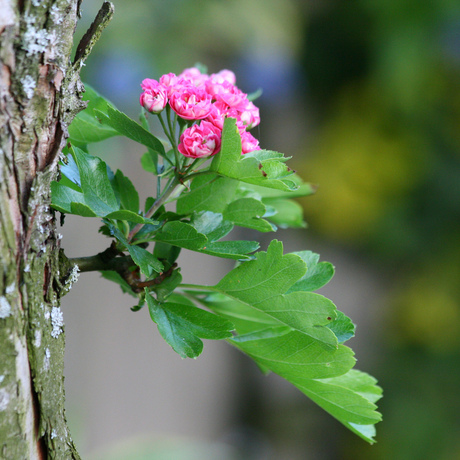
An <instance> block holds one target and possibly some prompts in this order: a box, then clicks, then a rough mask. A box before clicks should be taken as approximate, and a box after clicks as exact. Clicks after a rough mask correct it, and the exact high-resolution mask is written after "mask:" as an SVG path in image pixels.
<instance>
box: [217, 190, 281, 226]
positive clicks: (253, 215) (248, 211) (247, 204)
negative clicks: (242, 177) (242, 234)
mask: <svg viewBox="0 0 460 460" xmlns="http://www.w3.org/2000/svg"><path fill="white" fill-rule="evenodd" d="M265 212H266V209H265V206H264V205H263V203H262V202H261V201H258V200H256V199H254V198H240V199H238V200H236V201H233V202H231V203H230V204H229V205H228V206H227V208H226V209H225V210H224V212H223V218H224V219H225V220H228V221H230V222H233V223H234V224H235V225H238V226H240V227H246V228H251V229H253V230H257V231H259V232H272V231H274V230H276V228H275V227H274V226H273V225H272V224H270V223H269V222H268V221H266V220H265V219H262V216H263V215H264V214H265Z"/></svg>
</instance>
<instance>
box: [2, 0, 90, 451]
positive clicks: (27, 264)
mask: <svg viewBox="0 0 460 460" xmlns="http://www.w3.org/2000/svg"><path fill="white" fill-rule="evenodd" d="M79 3H80V2H79V1H78V0H17V1H15V0H0V261H1V264H0V458H1V459H11V460H18V459H27V460H31V459H46V458H58V459H68V458H69V459H77V458H79V455H78V454H77V452H76V450H75V447H74V444H73V442H72V439H71V437H70V434H69V431H68V429H67V425H66V419H65V411H64V377H63V370H64V362H63V358H64V333H63V321H62V312H61V310H60V307H59V299H60V296H61V295H62V294H63V293H64V292H65V291H66V290H68V288H69V285H70V284H71V282H72V281H73V279H74V278H75V276H74V275H75V273H62V268H61V273H60V266H59V238H60V237H59V235H58V234H57V232H56V225H55V217H54V213H53V212H52V211H51V210H50V207H49V203H50V191H49V190H50V182H51V181H52V180H54V179H56V176H57V174H58V165H57V161H58V159H59V155H60V152H61V149H62V147H63V146H64V145H65V139H66V133H67V126H68V124H69V123H70V121H71V120H72V118H73V117H74V116H75V114H76V113H77V112H78V111H79V110H81V109H82V107H83V106H84V105H83V103H82V102H81V101H80V98H79V93H80V92H82V87H81V82H80V80H79V76H78V71H79V69H80V67H81V66H80V62H78V63H77V65H71V64H70V53H71V48H72V40H73V33H74V30H75V26H76V22H77V18H78V15H79V6H80V5H79ZM87 54H88V53H86V55H87ZM86 55H85V57H86ZM77 67H78V68H77Z"/></svg>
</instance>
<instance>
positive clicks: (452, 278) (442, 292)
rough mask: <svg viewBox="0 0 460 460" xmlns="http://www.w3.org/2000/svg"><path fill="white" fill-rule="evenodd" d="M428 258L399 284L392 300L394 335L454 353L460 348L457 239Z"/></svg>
mask: <svg viewBox="0 0 460 460" xmlns="http://www.w3.org/2000/svg"><path fill="white" fill-rule="evenodd" d="M446 248H449V250H445V251H444V252H443V253H441V254H439V255H438V254H437V255H436V256H435V257H427V258H426V259H425V263H424V265H422V266H420V267H418V268H415V269H414V270H412V272H410V273H409V274H408V276H403V277H402V279H401V280H400V288H398V292H397V293H396V294H394V296H393V298H392V299H390V307H391V310H390V314H391V316H392V319H391V323H392V328H391V331H392V332H391V335H392V336H394V337H395V339H396V340H397V341H399V342H402V343H405V344H410V345H419V346H423V347H424V348H426V349H430V350H433V351H451V350H455V349H457V347H458V346H459V345H460V335H459V333H458V331H459V330H460V285H459V280H460V265H459V260H460V247H459V244H458V239H456V238H455V237H454V238H451V239H450V240H449V241H446Z"/></svg>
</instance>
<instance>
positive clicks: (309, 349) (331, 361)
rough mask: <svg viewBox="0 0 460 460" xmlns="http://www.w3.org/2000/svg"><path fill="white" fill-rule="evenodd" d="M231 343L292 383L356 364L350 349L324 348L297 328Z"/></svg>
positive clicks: (321, 376)
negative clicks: (278, 334)
mask: <svg viewBox="0 0 460 460" xmlns="http://www.w3.org/2000/svg"><path fill="white" fill-rule="evenodd" d="M230 342H231V343H232V344H233V345H235V346H236V347H237V348H239V349H240V350H242V351H244V353H246V354H247V355H249V356H250V357H251V358H252V359H253V360H254V361H256V362H257V363H258V364H261V365H262V366H264V367H266V368H268V369H270V370H271V371H273V372H275V373H276V374H278V375H280V376H281V377H284V378H285V379H287V380H289V381H290V382H291V383H293V384H295V382H297V381H299V380H300V379H306V378H308V379H318V378H327V377H334V376H339V375H342V374H344V373H345V372H347V371H348V370H350V369H351V368H352V367H353V365H354V363H355V359H354V358H353V352H352V351H351V350H350V348H348V347H345V346H344V345H339V347H338V349H329V350H326V349H325V348H324V347H322V346H321V344H320V343H318V342H317V341H316V340H314V339H312V338H310V337H308V336H306V335H304V334H301V333H300V332H297V331H292V332H290V333H288V334H284V335H282V336H279V337H273V338H267V339H262V340H249V341H245V342H240V341H234V340H230Z"/></svg>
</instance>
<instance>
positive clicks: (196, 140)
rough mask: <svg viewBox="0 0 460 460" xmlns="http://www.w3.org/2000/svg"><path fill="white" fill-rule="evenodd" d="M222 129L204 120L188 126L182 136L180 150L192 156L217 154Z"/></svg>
mask: <svg viewBox="0 0 460 460" xmlns="http://www.w3.org/2000/svg"><path fill="white" fill-rule="evenodd" d="M220 145H221V131H220V129H218V128H216V127H215V126H214V125H213V124H212V123H210V122H209V121H206V120H203V121H201V122H200V124H199V125H198V124H195V125H193V126H191V127H190V128H187V129H186V130H185V131H184V133H183V134H182V135H181V137H180V144H179V147H178V149H179V152H180V153H182V155H185V156H186V157H190V158H203V157H210V156H212V155H215V154H216V153H217V152H219V150H220Z"/></svg>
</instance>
